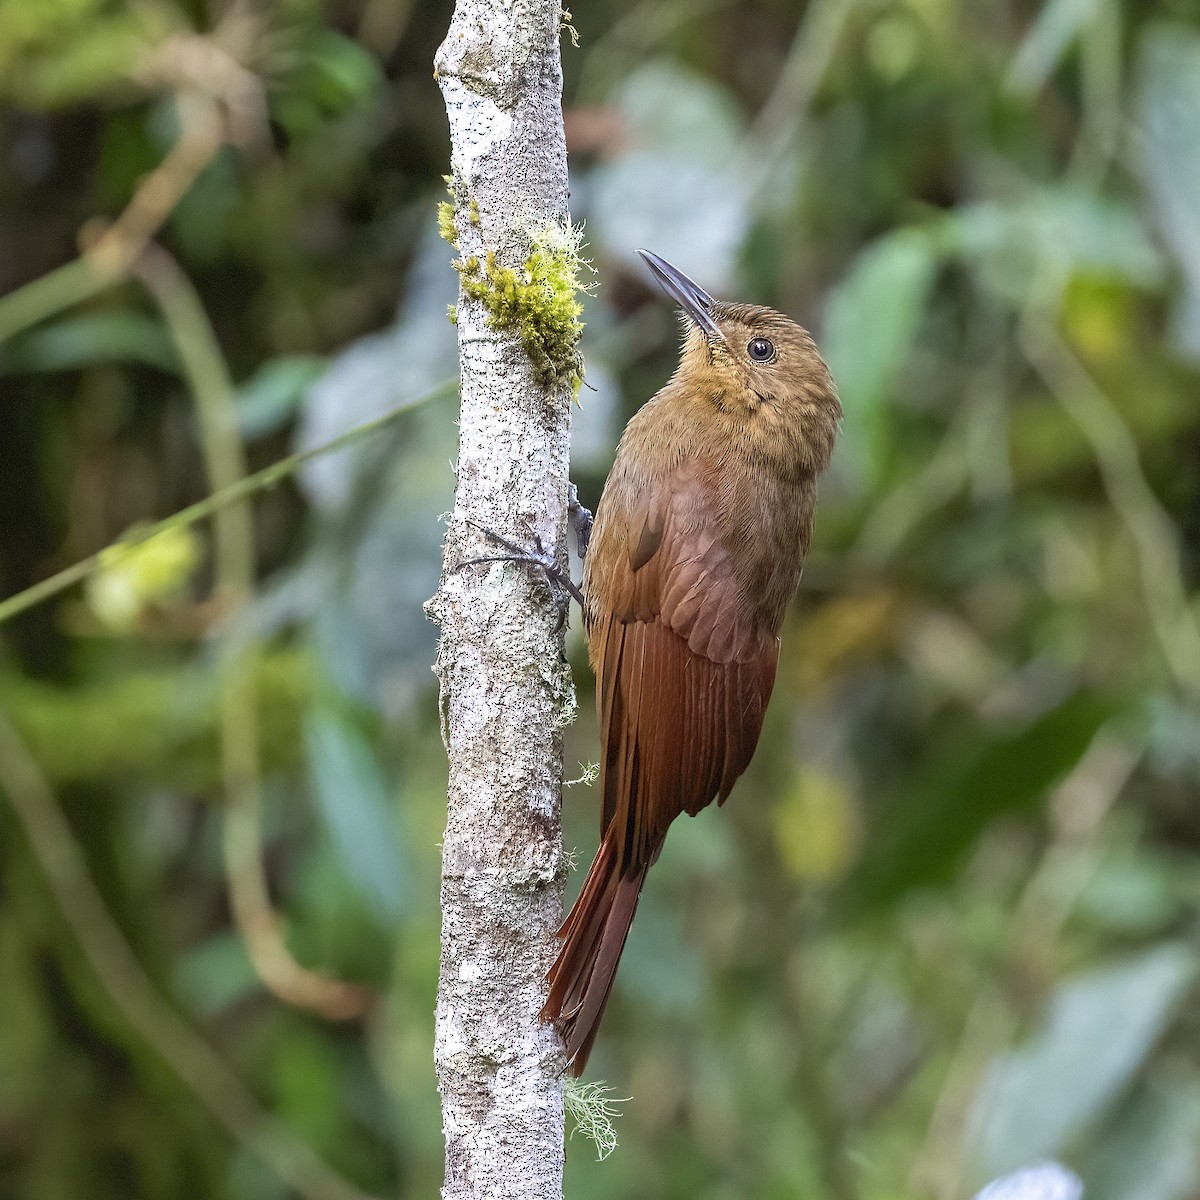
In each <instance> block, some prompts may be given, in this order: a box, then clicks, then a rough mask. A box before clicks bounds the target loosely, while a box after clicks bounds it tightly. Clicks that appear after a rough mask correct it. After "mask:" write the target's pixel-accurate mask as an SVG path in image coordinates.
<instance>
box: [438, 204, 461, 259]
mask: <svg viewBox="0 0 1200 1200" xmlns="http://www.w3.org/2000/svg"><path fill="white" fill-rule="evenodd" d="M438 233H439V234H441V236H442V238H443V239H444V240H445V241H447V242H449V243H450V245H452V246H453V247H454V248H455V250H457V249H458V228H457V226H456V225H455V224H454V205H453V204H451V203H450V201H449V200H443V201H442V202H441V203H440V204H439V205H438Z"/></svg>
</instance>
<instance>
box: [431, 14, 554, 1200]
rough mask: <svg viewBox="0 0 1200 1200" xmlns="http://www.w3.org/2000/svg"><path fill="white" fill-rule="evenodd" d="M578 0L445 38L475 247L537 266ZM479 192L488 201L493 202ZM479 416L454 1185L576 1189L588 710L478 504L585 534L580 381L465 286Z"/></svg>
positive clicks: (445, 693) (449, 550)
mask: <svg viewBox="0 0 1200 1200" xmlns="http://www.w3.org/2000/svg"><path fill="white" fill-rule="evenodd" d="M560 19H561V10H560V6H559V3H558V0H458V3H457V6H456V8H455V12H454V19H453V23H452V24H451V27H450V32H449V35H448V37H447V38H446V41H445V42H444V43H443V45H442V47H441V49H440V50H439V51H438V55H437V60H436V65H437V75H438V80H439V83H440V85H441V88H442V92H443V95H444V97H445V100H446V108H447V112H448V114H449V118H450V133H451V142H452V170H453V177H454V189H455V193H456V196H457V201H458V203H457V208H458V220H457V225H458V237H459V245H460V254H461V255H462V256H463V257H466V256H469V255H477V256H479V257H480V258H481V259H482V258H484V256H485V255H486V253H487V251H489V250H493V251H495V252H496V255H497V257H498V260H499V262H500V263H501V264H502V265H503V266H507V267H511V268H514V269H519V268H520V266H521V264H522V263H523V262H524V261H525V259H526V257H527V256H528V254H529V252H530V238H531V236H532V235H534V234H537V233H539V232H540V231H542V230H544V229H545V228H546V227H547V226H550V225H559V226H565V224H566V221H567V219H568V217H567V169H566V149H565V143H564V139H563V129H562V74H561V63H560V57H559V25H560ZM472 202H473V203H472ZM458 326H459V336H460V346H461V355H462V414H461V429H460V446H459V456H458V464H457V473H458V486H457V492H456V495H455V504H454V512H453V514H452V518H451V521H450V527H449V531H448V533H447V538H446V551H445V571H444V574H443V580H442V584H441V587H440V589H439V592H438V595H437V596H436V597H435V598H434V600H433V601H432V602H431V604H430V611H431V614H432V615H433V616H434V617H435V618H436V619H437V620H438V621H439V622H440V624H441V627H442V638H441V644H440V647H439V651H438V665H437V668H436V669H437V671H438V674H439V678H440V680H441V685H442V701H443V706H444V710H443V714H444V720H445V732H446V738H447V749H448V752H449V758H450V777H449V789H448V791H449V811H448V819H447V825H446V834H445V839H444V842H443V847H442V893H441V901H442V958H441V974H440V980H439V986H438V1003H437V1037H436V1051H435V1053H436V1061H437V1075H438V1089H439V1091H440V1093H441V1096H442V1114H443V1123H444V1128H445V1136H446V1176H445V1183H444V1186H443V1189H442V1195H443V1196H444V1197H445V1198H446V1200H467V1198H470V1200H484V1198H486V1200H508V1198H512V1200H518V1198H519V1200H534V1198H536V1200H557V1198H558V1197H561V1195H562V1167H563V1092H562V1078H561V1073H562V1062H561V1058H560V1045H559V1041H558V1036H557V1034H556V1032H555V1031H554V1030H553V1029H552V1028H550V1027H548V1026H545V1025H543V1024H541V1023H540V1022H539V1021H538V1019H537V1014H538V1010H539V1009H540V1007H541V1005H542V1001H543V999H544V984H543V979H544V976H545V973H546V970H547V968H548V967H549V965H550V962H551V959H552V956H553V946H554V932H555V929H556V928H557V926H558V924H559V922H560V920H561V916H562V882H563V877H564V874H565V865H564V857H563V852H562V839H561V831H560V827H559V801H560V791H561V784H562V741H561V732H560V731H561V729H562V727H563V725H564V724H565V723H566V722H567V721H568V720H569V719H570V717H571V715H572V713H573V710H574V693H573V691H572V687H571V681H570V676H569V672H568V671H567V669H566V666H565V663H564V661H563V656H562V634H561V632H560V631H556V629H555V616H556V614H555V610H554V606H553V603H552V601H551V598H550V596H549V594H548V589H547V585H546V582H545V580H544V579H539V578H538V575H537V572H536V571H535V570H531V569H530V568H528V567H526V566H523V565H520V564H513V563H501V564H494V565H492V566H490V567H486V566H468V567H461V568H460V567H459V566H458V564H459V562H460V560H461V559H462V558H464V557H470V556H471V555H473V554H487V553H495V552H496V547H495V546H494V545H490V544H488V543H487V541H486V540H485V539H484V538H483V536H482V535H481V534H480V533H479V532H478V531H476V530H474V529H472V528H471V527H470V526H468V525H467V524H466V518H470V519H471V520H474V521H478V522H481V523H483V524H486V525H490V526H492V527H493V528H495V529H497V530H498V531H500V532H503V533H505V534H506V535H507V536H509V537H511V538H512V539H513V540H514V541H519V542H521V543H522V544H529V543H532V542H533V541H534V539H535V538H540V539H541V541H542V542H543V543H544V545H546V546H547V547H559V546H561V545H562V544H563V538H562V534H563V527H564V517H565V510H566V496H567V492H566V489H567V468H568V449H569V436H570V394H569V391H568V389H567V388H565V387H563V388H558V389H555V388H550V389H545V388H543V387H542V386H541V385H539V384H538V383H537V382H536V380H535V378H534V374H533V372H532V370H531V367H530V363H529V361H528V359H527V357H526V354H525V351H524V349H523V348H522V346H521V343H520V341H519V339H518V338H517V337H516V336H515V335H514V334H513V333H512V332H511V331H496V330H492V329H489V328H487V325H486V319H485V312H484V309H483V306H482V304H480V303H478V302H473V301H469V300H467V299H466V298H465V297H463V298H461V299H460V304H459V307H458Z"/></svg>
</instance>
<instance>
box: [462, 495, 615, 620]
mask: <svg viewBox="0 0 1200 1200" xmlns="http://www.w3.org/2000/svg"><path fill="white" fill-rule="evenodd" d="M576 504H577V505H578V501H576ZM578 507H580V508H582V507H583V506H582V505H578ZM583 512H585V513H587V509H586V508H583ZM465 520H466V522H467V524H468V525H470V526H472V527H473V528H475V529H478V530H479V532H480V533H483V534H486V535H487V536H488V537H490V538H491V539H492V541H494V542H498V543H499V544H500V545H501V546H503V547H504V549H505V550H507V551H508V553H507V554H483V555H479V556H478V557H476V558H464V559H463V560H462V561H461V562H460V563H459V564H458V565H459V566H460V567H471V566H478V565H479V564H481V563H494V562H523V563H530V564H531V565H532V566H535V567H540V568H541V570H542V571H543V573H544V574H545V576H546V578H547V579H548V580H549V581H550V583H551V584H552V585H556V586H557V588H560V589H561V592H558V591H556V592H555V602H556V603H557V605H558V620H557V621H556V622H555V625H554V632H555V633H557V632H558V631H559V630H560V629H561V628H562V627H563V626H564V625H565V624H566V623H567V616H568V614H569V613H570V610H571V600H572V598H574V599H575V601H576V602H577V603H578V604H579V606H580V607H581V608H582V607H583V593H582V592H581V591H580V590H579V588H578V586H577V585H576V584H575V581H574V580H573V579H572V578H571V576H570V575H568V574H567V572H566V571H564V570H563V569H562V567H560V566H559V565H558V560H557V559H556V558H555V557H554V555H552V554H548V553H547V552H546V549H545V547H544V546H543V545H542V539H541V538H540V537H538V536H536V535H535V536H534V539H533V545H534V548H533V549H532V550H530V549H527V548H526V547H524V546H519V545H518V544H517V543H516V542H512V541H509V539H508V538H506V537H505V536H504V535H503V534H502V533H497V532H496V531H495V530H494V529H489V528H488V527H487V526H486V525H480V523H479V522H478V521H472V520H471V518H470V517H466V518H465ZM576 520H578V518H576ZM588 524H589V527H590V524H591V514H590V513H588ZM576 530H577V531H578V525H577V526H576Z"/></svg>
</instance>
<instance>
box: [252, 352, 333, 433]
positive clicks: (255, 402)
mask: <svg viewBox="0 0 1200 1200" xmlns="http://www.w3.org/2000/svg"><path fill="white" fill-rule="evenodd" d="M324 370H325V360H324V359H323V358H317V357H316V356H315V355H294V356H288V357H284V358H273V359H271V360H270V361H269V362H266V363H264V364H263V365H262V366H261V367H259V369H258V370H257V371H256V372H255V373H254V374H253V375H252V376H251V377H250V378H249V379H248V380H246V382H245V383H243V384H242V385H241V387H239V388H238V394H237V403H238V424H239V426H240V427H241V430H242V436H243V437H245V438H248V439H250V440H251V441H253V440H254V439H255V438H260V437H265V436H266V435H267V434H269V433H275V432H276V431H277V430H279V429H280V428H282V427H283V426H284V425H285V424H286V423H287V422H288V421H289V420H291V418H292V417H293V416H294V415H295V413H296V411H297V409H299V407H300V404H301V402H302V401H303V400H304V397H305V393H306V392H307V391H308V385H309V384H310V383H312V382H313V381H314V380H316V379H319V378H320V376H321V373H322V372H323V371H324Z"/></svg>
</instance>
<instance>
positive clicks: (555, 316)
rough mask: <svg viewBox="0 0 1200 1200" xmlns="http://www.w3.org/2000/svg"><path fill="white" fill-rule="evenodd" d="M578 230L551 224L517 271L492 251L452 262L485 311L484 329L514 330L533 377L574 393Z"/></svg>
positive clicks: (578, 370)
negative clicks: (502, 263) (503, 264)
mask: <svg viewBox="0 0 1200 1200" xmlns="http://www.w3.org/2000/svg"><path fill="white" fill-rule="evenodd" d="M582 241H583V236H582V231H581V230H578V229H575V228H573V227H569V228H567V229H560V228H557V227H555V226H551V227H550V228H549V229H546V230H545V231H544V232H542V233H541V234H539V235H538V236H537V237H535V238H534V239H533V250H532V252H531V253H530V255H529V257H528V258H527V259H526V260H525V264H524V266H523V267H522V268H521V270H519V271H514V270H512V269H511V268H510V267H504V266H501V265H500V263H499V262H498V261H497V259H496V255H495V253H494V252H493V251H490V250H489V251H488V254H487V257H486V258H485V259H484V261H483V263H482V264H481V263H480V261H479V259H478V258H476V257H475V256H474V255H472V256H471V257H470V258H468V259H466V260H465V261H463V262H460V263H456V264H455V266H456V268H457V269H458V272H459V274H460V275H461V276H462V287H463V293H464V295H466V296H468V297H469V298H470V299H472V300H478V301H479V302H480V303H481V304H482V305H483V306H484V308H485V309H486V310H487V324H488V328H489V329H509V330H514V331H516V332H517V333H518V334H519V335H520V338H521V344H522V345H523V346H524V347H525V352H526V354H528V355H529V361H530V362H531V363H532V364H533V370H534V375H535V376H536V378H537V380H538V382H539V383H540V384H541V385H542V386H543V387H559V386H561V385H563V384H567V385H568V386H569V387H570V388H571V394H572V395H578V393H579V388H580V385H581V384H582V383H583V359H582V358H581V357H580V355H579V335H580V334H581V333H582V332H583V322H582V321H581V320H580V319H579V318H580V317H581V316H582V315H583V305H582V303H580V299H579V297H580V294H581V293H583V292H586V291H588V289H589V285H588V284H585V283H583V282H582V281H581V280H580V277H579V274H580V270H581V268H585V267H588V263H587V260H586V259H584V258H583V257H582V256H581V255H580V253H579V251H580V246H581V244H582Z"/></svg>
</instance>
